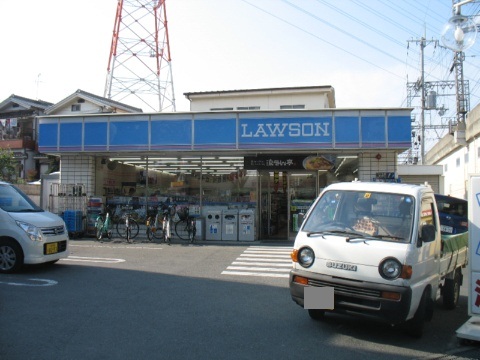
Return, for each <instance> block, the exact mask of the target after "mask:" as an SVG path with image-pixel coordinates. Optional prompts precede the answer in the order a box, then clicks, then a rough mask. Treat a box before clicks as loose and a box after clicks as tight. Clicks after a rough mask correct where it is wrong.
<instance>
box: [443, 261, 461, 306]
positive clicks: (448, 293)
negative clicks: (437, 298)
mask: <svg viewBox="0 0 480 360" xmlns="http://www.w3.org/2000/svg"><path fill="white" fill-rule="evenodd" d="M459 270H460V269H458V270H455V275H454V276H453V279H445V284H444V287H443V306H445V308H446V309H448V310H453V309H455V308H456V307H457V304H458V299H459V298H460V285H461V281H462V274H461V272H460V271H459Z"/></svg>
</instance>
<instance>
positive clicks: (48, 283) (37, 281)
mask: <svg viewBox="0 0 480 360" xmlns="http://www.w3.org/2000/svg"><path fill="white" fill-rule="evenodd" d="M27 280H30V281H35V282H34V283H20V282H9V281H0V284H5V285H13V286H52V285H57V284H58V281H55V280H48V279H27Z"/></svg>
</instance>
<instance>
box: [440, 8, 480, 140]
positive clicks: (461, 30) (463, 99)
mask: <svg viewBox="0 0 480 360" xmlns="http://www.w3.org/2000/svg"><path fill="white" fill-rule="evenodd" d="M470 2H473V0H464V1H460V2H457V3H455V4H453V16H452V17H451V18H450V19H449V20H448V23H447V24H446V25H445V26H444V28H443V32H442V42H443V44H444V45H445V46H446V47H447V48H449V49H451V50H453V51H454V52H455V56H454V61H453V66H452V70H453V69H455V85H456V90H457V91H456V97H457V124H456V127H457V130H456V132H455V135H456V136H455V137H456V139H458V140H459V141H461V142H462V143H463V142H464V141H465V131H466V125H465V118H466V113H467V111H468V110H469V109H468V104H469V99H468V95H466V94H465V84H464V80H463V61H464V59H465V54H464V53H463V51H465V50H466V49H468V48H470V47H471V46H472V45H473V44H474V43H475V39H476V37H477V25H476V24H475V22H473V21H472V20H471V19H470V18H469V17H467V16H463V15H462V14H461V7H462V6H463V5H465V4H467V3H470ZM452 70H451V71H452Z"/></svg>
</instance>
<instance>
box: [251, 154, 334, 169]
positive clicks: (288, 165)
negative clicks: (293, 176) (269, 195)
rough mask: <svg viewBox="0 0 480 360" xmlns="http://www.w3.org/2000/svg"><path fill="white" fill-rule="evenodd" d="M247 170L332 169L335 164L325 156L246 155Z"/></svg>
mask: <svg viewBox="0 0 480 360" xmlns="http://www.w3.org/2000/svg"><path fill="white" fill-rule="evenodd" d="M243 166H244V169H245V170H271V171H274V170H287V171H288V170H330V169H332V168H333V166H334V164H333V163H332V162H331V161H329V160H328V159H326V158H325V157H323V156H308V155H300V156H298V155H294V156H292V155H259V156H245V157H244V161H243Z"/></svg>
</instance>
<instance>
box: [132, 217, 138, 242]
mask: <svg viewBox="0 0 480 360" xmlns="http://www.w3.org/2000/svg"><path fill="white" fill-rule="evenodd" d="M139 231H140V226H139V225H138V223H137V222H136V221H135V220H133V219H130V239H134V238H135V237H136V236H137V235H138V232H139Z"/></svg>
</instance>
